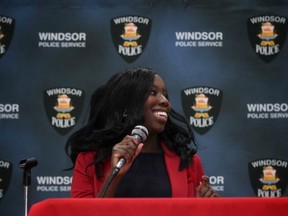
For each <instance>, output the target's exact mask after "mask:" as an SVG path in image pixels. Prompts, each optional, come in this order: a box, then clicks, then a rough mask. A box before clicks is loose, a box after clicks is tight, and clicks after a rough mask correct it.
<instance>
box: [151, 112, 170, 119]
mask: <svg viewBox="0 0 288 216" xmlns="http://www.w3.org/2000/svg"><path fill="white" fill-rule="evenodd" d="M154 115H155V116H156V117H157V118H158V119H161V120H165V121H166V120H167V118H168V114H167V112H164V111H155V112H154Z"/></svg>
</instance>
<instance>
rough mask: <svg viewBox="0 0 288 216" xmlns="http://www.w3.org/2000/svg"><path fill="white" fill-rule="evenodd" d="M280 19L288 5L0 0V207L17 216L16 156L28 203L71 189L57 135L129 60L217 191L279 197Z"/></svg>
mask: <svg viewBox="0 0 288 216" xmlns="http://www.w3.org/2000/svg"><path fill="white" fill-rule="evenodd" d="M287 19H288V1H287V2H286V1H264V0H257V1H251V2H250V1H233V0H223V1H216V2H215V1H212V0H204V1H192V0H188V1H184V0H183V1H182V0H179V1H175V0H155V1H154V0H151V1H146V0H145V1H128V0H117V1H113V0H105V1H100V0H95V1H89V0H73V1H68V0H61V1H59V0H49V1H31V0H21V1H14V0H2V1H0V131H1V135H0V212H1V215H9V216H19V215H21V214H24V185H23V169H20V168H19V162H20V161H21V160H23V159H27V158H35V159H37V161H38V165H37V166H35V167H33V168H32V169H31V185H29V190H28V199H29V201H28V203H29V207H31V205H32V204H34V203H36V202H39V201H42V200H45V199H47V198H68V197H70V185H71V181H72V178H71V176H72V170H69V168H71V166H72V163H71V161H70V159H69V157H68V156H67V155H66V153H65V148H64V147H65V143H66V140H67V138H68V137H69V136H70V135H71V134H72V133H73V132H74V131H76V130H77V129H79V128H80V127H82V126H83V125H84V123H85V121H86V120H87V118H88V112H89V107H88V106H89V98H90V96H91V94H92V92H93V91H94V89H96V88H97V87H99V86H100V85H101V84H103V82H104V81H106V80H107V79H108V78H109V77H110V76H111V75H112V74H114V73H116V72H119V71H122V70H123V69H124V68H127V67H132V66H147V67H152V68H155V69H156V70H157V71H158V72H159V74H160V75H161V76H162V77H163V79H164V81H165V83H166V86H167V88H168V92H169V98H170V102H171V104H172V106H173V108H174V109H175V110H177V111H178V112H180V113H182V114H183V115H184V116H185V117H186V118H187V120H188V121H189V123H190V124H191V126H192V128H193V130H194V133H195V137H196V141H197V143H198V145H199V147H200V150H199V152H198V153H199V155H200V157H201V159H202V162H203V166H204V169H205V173H206V174H207V175H208V176H210V183H211V185H212V187H213V188H214V190H216V191H217V192H218V193H219V194H220V195H221V196H223V197H285V196H287V194H288V193H287V190H286V188H287V184H288V181H287V180H288V166H287V163H288V148H287V136H286V135H287V131H288V124H287V120H288V95H287V93H288V85H287V83H288V71H287V60H288V43H287V40H288V39H287V30H288V20H287ZM129 29H130V30H133V31H134V32H135V35H133V36H131V35H130V34H127V31H128V30H129ZM12 167H13V169H12ZM67 169H68V171H67Z"/></svg>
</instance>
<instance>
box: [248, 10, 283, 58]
mask: <svg viewBox="0 0 288 216" xmlns="http://www.w3.org/2000/svg"><path fill="white" fill-rule="evenodd" d="M287 25H288V24H287V18H286V17H282V16H277V15H263V16H257V17H251V18H249V19H248V22H247V26H248V34H249V38H250V42H251V45H252V47H253V49H254V51H255V52H256V54H257V55H258V56H259V57H260V58H261V59H262V60H263V61H265V62H267V63H268V62H271V61H272V60H273V59H274V58H275V57H276V56H277V55H278V54H279V53H280V51H281V50H282V48H283V45H284V42H285V38H286V32H287Z"/></svg>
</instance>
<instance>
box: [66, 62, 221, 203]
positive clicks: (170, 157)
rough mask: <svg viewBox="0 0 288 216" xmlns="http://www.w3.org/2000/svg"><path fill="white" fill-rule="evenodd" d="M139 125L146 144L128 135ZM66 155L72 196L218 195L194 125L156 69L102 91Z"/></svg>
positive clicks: (128, 75) (127, 73)
mask: <svg viewBox="0 0 288 216" xmlns="http://www.w3.org/2000/svg"><path fill="white" fill-rule="evenodd" d="M136 125H143V127H145V128H147V130H148V133H149V135H148V137H147V139H145V140H144V141H143V140H142V141H139V140H138V139H136V138H135V136H133V135H128V134H130V133H131V131H132V129H133V128H134V127H135V126H136ZM180 125H181V126H180ZM66 151H67V153H68V154H69V155H70V158H71V159H72V161H73V163H74V165H75V166H74V173H73V180H72V186H71V195H72V197H196V196H197V197H215V196H218V195H217V194H216V193H215V192H214V191H213V190H212V188H211V187H210V185H209V178H208V177H207V176H204V171H203V168H202V164H201V160H200V158H199V156H198V155H197V154H196V152H197V146H196V144H195V143H194V135H193V133H192V130H191V128H190V125H189V124H188V123H187V122H186V119H185V118H184V117H183V116H182V115H180V114H179V113H177V112H175V111H174V110H173V108H172V106H171V104H170V102H169V99H168V92H167V90H166V86H165V83H164V81H163V79H162V78H161V76H160V75H159V74H157V73H156V71H155V70H154V69H152V68H145V67H135V68H128V69H126V70H124V71H122V72H120V73H116V74H114V75H113V76H112V77H111V78H110V79H109V80H108V81H107V82H106V83H105V84H103V85H102V86H100V87H98V88H97V89H96V90H95V92H94V93H93V95H92V97H91V101H90V116H89V121H88V122H87V124H86V125H85V126H84V127H83V128H81V129H80V130H78V131H76V132H75V133H74V134H72V136H71V137H70V138H69V139H68V141H67V144H66ZM122 158H125V163H124V164H123V166H121V169H120V170H119V172H117V175H114V172H113V170H114V168H115V167H116V166H117V164H118V162H119V160H122ZM111 176H113V178H112V177H111Z"/></svg>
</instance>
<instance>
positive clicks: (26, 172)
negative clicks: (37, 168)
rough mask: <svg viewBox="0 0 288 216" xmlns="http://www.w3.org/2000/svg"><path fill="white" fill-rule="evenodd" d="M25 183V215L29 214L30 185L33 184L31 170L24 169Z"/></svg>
mask: <svg viewBox="0 0 288 216" xmlns="http://www.w3.org/2000/svg"><path fill="white" fill-rule="evenodd" d="M23 185H24V202H25V216H27V214H28V187H29V185H31V170H24V172H23Z"/></svg>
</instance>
